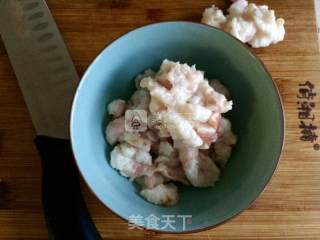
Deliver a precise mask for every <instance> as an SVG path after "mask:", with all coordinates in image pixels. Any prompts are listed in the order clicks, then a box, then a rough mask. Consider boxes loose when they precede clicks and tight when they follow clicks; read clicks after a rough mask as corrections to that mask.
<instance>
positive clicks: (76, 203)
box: [35, 136, 102, 240]
mask: <svg viewBox="0 0 320 240" xmlns="http://www.w3.org/2000/svg"><path fill="white" fill-rule="evenodd" d="M35 144H36V146H37V148H38V151H39V153H40V157H41V162H42V202H43V207H44V211H45V216H46V222H47V227H48V232H49V239H55V240H64V239H66V240H73V239H75V240H82V239H84V240H97V239H102V238H101V236H100V235H99V233H98V231H97V229H96V227H95V225H94V224H93V222H92V220H91V218H90V215H89V213H88V210H87V207H86V205H85V202H84V200H83V197H82V193H81V188H80V184H79V176H78V171H77V168H76V166H75V162H74V159H73V155H72V151H71V146H70V141H69V140H64V139H56V138H50V137H45V136H38V137H36V139H35Z"/></svg>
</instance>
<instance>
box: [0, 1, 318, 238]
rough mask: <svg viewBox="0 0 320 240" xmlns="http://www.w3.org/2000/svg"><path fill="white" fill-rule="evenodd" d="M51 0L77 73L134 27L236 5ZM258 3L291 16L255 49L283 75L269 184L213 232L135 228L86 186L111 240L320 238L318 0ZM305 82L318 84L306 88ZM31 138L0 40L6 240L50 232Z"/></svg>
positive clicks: (0, 192) (1, 203) (1, 232)
mask: <svg viewBox="0 0 320 240" xmlns="http://www.w3.org/2000/svg"><path fill="white" fill-rule="evenodd" d="M47 2H48V5H49V7H50V8H51V10H52V12H53V15H54V17H55V19H56V21H57V24H58V26H59V27H60V29H61V31H62V34H63V37H64V39H65V41H66V43H67V45H68V47H69V49H70V52H71V56H72V58H73V60H74V62H75V64H76V67H77V69H78V71H79V73H80V74H82V73H83V72H84V70H85V68H86V67H87V66H88V64H89V63H90V62H91V60H92V59H93V58H94V57H95V56H96V55H97V54H98V53H99V52H100V51H101V50H102V49H103V48H104V47H105V46H106V45H107V44H108V43H109V42H111V41H112V40H114V39H116V38H117V37H119V36H120V35H121V34H123V33H125V32H127V31H129V30H132V29H134V28H135V27H138V26H142V25H144V24H148V23H152V22H158V21H165V20H189V21H199V19H200V18H201V13H202V11H203V9H204V8H205V7H207V6H209V5H210V4H212V3H213V2H214V3H216V4H217V5H218V6H220V7H222V8H225V7H226V6H227V5H228V4H229V2H228V1H222V0H216V1H214V0H200V1H196V0H186V1H172V0H163V1H159V0H150V1H138V0H135V1H133V0H132V1H121V0H112V1H111V0H109V1H108V0H48V1H47ZM254 2H256V3H259V4H262V3H263V4H267V5H269V6H270V7H271V8H273V9H275V10H276V13H277V16H279V17H280V16H281V17H283V18H285V20H286V25H285V27H286V30H287V34H286V37H285V41H284V42H282V43H280V44H277V45H274V46H271V47H268V48H264V49H255V50H254V52H256V53H257V54H258V56H259V57H260V58H261V59H262V60H263V61H264V63H265V64H266V66H267V68H268V69H269V70H270V72H271V74H272V76H273V78H274V80H275V81H276V83H277V85H278V87H279V89H280V92H281V95H282V98H283V102H284V108H285V116H286V142H285V147H284V150H283V155H282V159H281V161H280V164H279V168H278V170H277V172H276V174H275V176H274V177H273V179H272V181H271V182H270V184H269V185H268V186H267V188H266V190H265V192H264V193H263V194H262V195H261V196H260V197H259V198H258V200H257V201H256V202H255V203H254V205H252V206H251V207H250V208H249V209H248V210H246V211H245V212H243V213H242V214H240V215H239V216H237V217H236V218H234V219H232V220H231V221H229V222H227V223H225V224H223V225H221V226H219V227H217V228H215V229H212V230H208V231H204V232H200V233H196V234H187V235H186V234H185V235H169V234H158V233H152V232H147V231H142V230H128V225H127V223H126V222H124V221H122V220H121V219H120V218H118V217H117V216H115V215H114V214H113V213H111V212H110V211H109V210H107V209H106V208H105V207H103V205H102V204H101V203H100V202H99V201H98V200H97V199H96V198H95V197H94V196H93V195H92V194H91V193H90V191H89V190H88V189H87V188H86V187H85V186H84V184H83V189H84V193H85V198H86V201H87V204H88V207H89V209H90V212H91V214H92V217H93V219H94V221H95V223H96V225H97V227H98V229H99V231H100V232H101V234H102V236H103V237H104V238H105V239H154V240H156V239H171V240H173V239H208V240H209V239H246V240H247V239H320V174H319V172H320V151H317V150H318V147H319V145H317V144H320V139H317V140H315V141H314V142H313V143H312V142H310V141H311V140H312V138H313V136H314V134H316V135H318V134H320V130H318V129H313V126H320V80H319V77H320V58H319V49H318V42H317V35H316V21H315V13H314V3H313V0H259V1H258V0H257V1H254ZM306 81H309V82H310V83H311V85H310V84H309V85H306V86H299V84H305V83H306ZM312 87H313V88H312ZM310 88H311V91H312V92H310ZM310 93H311V94H312V93H316V94H317V96H314V98H313V99H303V98H298V95H299V96H300V97H303V96H302V95H303V94H304V96H306V94H309V95H307V97H308V96H309V97H310ZM298 101H300V104H297V102H298ZM304 101H306V103H303V102H304ZM312 102H314V103H315V106H314V105H313V104H312ZM298 108H300V110H299V109H298ZM270 111H272V109H270ZM299 112H300V119H299ZM312 114H314V120H313V121H312V120H310V119H304V120H303V119H301V118H306V117H311V118H312V117H313V115H312ZM308 115H309V116H308ZM300 121H304V123H305V125H304V126H303V125H301V123H300ZM310 123H313V125H311V127H310V126H309V124H310ZM299 125H301V126H300V127H299ZM310 130H311V131H310ZM313 133H314V134H313ZM34 136H35V132H34V129H33V126H32V123H31V121H30V118H29V115H28V112H27V109H26V106H25V103H24V101H23V98H22V96H21V93H20V90H19V88H18V85H17V81H16V79H15V77H14V74H13V71H12V68H11V66H10V64H9V62H8V57H7V55H6V53H5V51H4V49H3V47H1V45H0V178H2V180H3V182H4V183H3V184H2V186H1V187H0V239H1V240H2V239H24V240H28V239H46V238H47V235H46V227H45V223H44V218H43V212H42V207H41V200H40V196H41V195H40V184H41V182H40V174H41V173H40V160H39V157H38V154H37V152H36V149H35V147H34V144H33V138H34ZM303 140H304V141H303ZM307 140H310V141H307ZM57 177H58V176H57Z"/></svg>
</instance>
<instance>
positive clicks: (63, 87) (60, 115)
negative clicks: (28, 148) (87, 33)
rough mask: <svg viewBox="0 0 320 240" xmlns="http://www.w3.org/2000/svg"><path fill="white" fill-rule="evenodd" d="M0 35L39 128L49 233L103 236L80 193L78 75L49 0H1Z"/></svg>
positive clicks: (68, 236)
mask: <svg viewBox="0 0 320 240" xmlns="http://www.w3.org/2000/svg"><path fill="white" fill-rule="evenodd" d="M0 34H1V38H2V40H3V42H4V45H5V48H6V50H7V53H8V55H9V59H10V61H11V64H12V66H13V69H14V71H15V74H16V76H17V79H18V83H19V86H20V88H21V90H22V93H23V96H24V99H25V102H26V104H27V107H28V109H29V112H30V115H31V118H32V121H33V124H34V126H35V129H36V133H37V137H36V138H35V144H36V146H37V149H38V151H39V153H40V157H41V160H42V200H43V206H44V211H45V215H46V221H47V226H48V231H49V238H50V239H68V240H71V239H75V240H78V239H101V237H100V236H99V234H98V232H97V230H96V228H95V226H94V224H93V222H92V220H91V218H90V216H89V214H88V211H87V208H86V206H85V203H84V200H83V198H82V194H81V189H80V185H79V178H78V173H77V169H76V167H75V163H74V160H73V158H72V152H71V147H70V141H69V113H70V108H71V103H72V98H73V95H74V92H75V90H76V87H77V84H78V81H79V77H78V74H77V72H76V69H75V67H74V65H73V63H72V60H71V58H70V56H69V54H68V51H67V49H66V47H65V44H64V42H63V39H62V37H61V35H60V32H59V30H58V28H57V26H56V24H55V22H54V19H53V17H52V15H51V13H50V11H49V9H48V7H47V5H46V3H45V1H44V0H0Z"/></svg>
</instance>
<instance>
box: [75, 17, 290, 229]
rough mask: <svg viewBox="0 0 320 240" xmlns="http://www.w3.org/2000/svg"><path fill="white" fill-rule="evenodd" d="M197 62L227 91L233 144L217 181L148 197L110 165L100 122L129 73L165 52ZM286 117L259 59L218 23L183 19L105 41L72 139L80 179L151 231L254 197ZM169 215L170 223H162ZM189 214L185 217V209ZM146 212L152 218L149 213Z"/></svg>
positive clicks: (238, 206)
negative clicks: (162, 198) (169, 197)
mask: <svg viewBox="0 0 320 240" xmlns="http://www.w3.org/2000/svg"><path fill="white" fill-rule="evenodd" d="M165 58H167V59H170V60H173V61H180V62H183V63H184V62H185V63H188V64H196V66H197V68H198V69H201V70H204V71H205V76H206V77H207V78H209V79H210V78H216V79H219V80H221V81H222V83H223V84H225V85H226V86H227V87H228V88H229V90H230V91H231V94H232V100H233V102H234V108H233V110H232V111H231V112H230V115H229V118H230V119H231V121H232V126H233V129H234V132H235V133H236V134H237V136H238V139H239V141H238V143H237V145H236V146H235V148H234V151H233V154H232V157H231V159H230V160H229V162H228V163H227V165H226V167H225V169H223V171H222V175H221V178H220V180H219V181H218V182H217V183H216V185H215V187H212V188H202V189H201V188H193V187H184V186H179V196H180V201H179V203H178V204H177V205H175V206H172V207H161V206H156V205H153V204H151V203H149V202H147V201H145V200H144V199H143V198H142V197H141V196H140V195H139V193H138V190H139V189H138V187H137V186H136V185H135V184H133V183H132V182H130V181H128V179H126V178H124V177H122V176H120V174H119V173H118V172H117V171H116V170H114V169H112V168H111V166H110V164H109V153H110V150H111V147H110V146H108V145H107V144H106V141H105V134H104V129H105V126H106V122H107V118H106V117H107V116H106V106H107V104H108V103H109V102H110V101H112V100H114V99H116V98H125V99H128V98H129V96H130V95H131V94H132V93H133V91H134V81H133V79H134V77H135V76H136V75H137V74H138V73H140V72H142V71H143V70H145V69H147V68H153V69H155V70H157V69H158V68H159V66H160V63H161V62H162V60H163V59H165ZM283 138H284V117H283V110H282V105H281V100H280V96H279V94H278V91H277V88H276V86H275V84H274V82H273V81H272V78H271V76H270V74H269V73H268V71H267V70H266V68H265V67H264V66H263V64H262V63H261V62H260V61H259V60H258V59H257V57H255V56H254V55H253V54H252V53H251V52H250V50H248V48H247V47H246V46H244V45H243V44H242V43H240V42H239V41H237V40H236V39H234V38H233V37H231V36H230V35H228V34H227V33H225V32H223V31H220V30H217V29H215V28H212V27H209V26H205V25H201V24H196V23H187V22H165V23H158V24H152V25H148V26H145V27H141V28H139V29H136V30H134V31H132V32H129V33H127V34H125V35H124V36H122V37H120V38H119V39H117V40H116V41H115V42H113V43H112V44H110V45H109V46H108V47H107V48H106V49H104V50H103V51H102V53H101V54H100V55H99V56H98V57H97V58H96V59H95V60H94V61H93V63H92V64H91V65H90V67H89V68H88V70H87V71H86V73H85V74H84V76H83V78H82V80H81V82H80V84H79V87H78V90H77V93H76V95H75V98H74V102H73V107H72V115H71V140H72V148H73V151H74V156H75V159H76V162H77V164H78V167H79V169H80V172H81V173H82V175H83V178H84V179H85V181H86V182H87V184H88V185H89V187H90V188H91V190H92V191H93V192H94V193H95V195H96V196H97V197H98V198H99V199H100V201H101V202H102V203H103V204H104V205H105V206H107V207H108V208H109V209H111V210H112V211H113V212H114V213H116V214H117V215H119V216H120V217H121V218H123V219H125V220H128V219H130V220H132V221H134V220H136V219H138V220H137V221H139V224H142V225H143V227H146V228H148V227H152V226H150V221H149V220H150V216H151V217H154V216H155V218H154V219H158V221H157V223H158V226H157V225H155V226H153V227H152V228H153V230H157V231H164V232H194V231H199V230H204V229H207V228H210V227H213V226H216V225H218V224H220V223H222V222H225V221H226V220H228V219H230V218H232V217H234V216H235V215H237V214H238V213H240V212H241V211H243V210H244V209H246V208H248V207H249V206H250V204H251V203H252V202H253V201H254V200H255V199H256V198H257V197H258V196H259V194H260V193H261V192H262V191H263V190H264V188H265V186H266V184H267V183H268V182H269V180H270V178H271V176H272V175H273V173H274V171H275V169H276V167H277V164H278V161H279V157H280V154H281V150H282V145H283ZM165 215H172V216H171V217H170V220H172V221H175V222H174V223H173V224H171V225H173V228H172V227H171V226H166V227H165V226H164V225H165V224H164V223H163V221H166V218H167V217H166V216H165ZM187 215H189V217H188V220H186V221H185V224H183V218H184V217H183V216H185V218H186V216H187ZM148 217H149V218H148Z"/></svg>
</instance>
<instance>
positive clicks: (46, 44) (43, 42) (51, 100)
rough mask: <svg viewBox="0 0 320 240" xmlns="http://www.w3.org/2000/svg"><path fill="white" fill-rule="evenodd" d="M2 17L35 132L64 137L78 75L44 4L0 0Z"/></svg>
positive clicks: (1, 28) (4, 36) (1, 29)
mask: <svg viewBox="0 0 320 240" xmlns="http://www.w3.org/2000/svg"><path fill="white" fill-rule="evenodd" d="M0 22H1V24H0V32H1V36H2V40H3V42H4V44H5V47H6V49H7V52H8V55H9V58H10V61H11V63H12V65H13V66H14V71H15V74H16V76H17V79H18V82H19V86H20V88H21V90H22V93H23V96H24V99H25V101H26V104H27V106H28V109H29V112H30V115H31V118H32V121H33V124H34V126H35V129H36V132H37V134H38V135H45V136H51V137H57V138H68V137H69V112H70V107H71V103H72V98H73V94H74V92H75V90H76V87H77V85H78V82H79V77H78V74H77V72H76V69H75V67H74V65H73V63H72V61H71V58H70V56H69V53H68V51H67V49H66V46H65V44H64V42H63V39H62V37H61V35H60V33H59V30H58V28H57V26H56V24H55V22H54V20H53V17H52V15H51V14H50V12H49V10H48V7H47V5H46V4H45V3H44V2H43V1H41V0H40V1H39V0H29V1H25V0H20V1H19V0H11V1H8V0H1V12H0Z"/></svg>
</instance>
